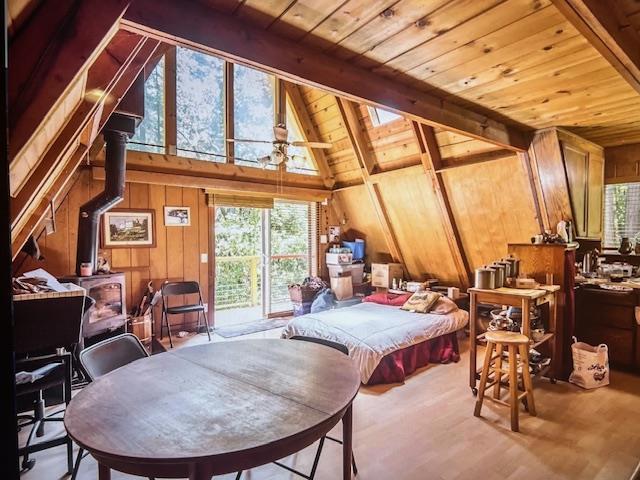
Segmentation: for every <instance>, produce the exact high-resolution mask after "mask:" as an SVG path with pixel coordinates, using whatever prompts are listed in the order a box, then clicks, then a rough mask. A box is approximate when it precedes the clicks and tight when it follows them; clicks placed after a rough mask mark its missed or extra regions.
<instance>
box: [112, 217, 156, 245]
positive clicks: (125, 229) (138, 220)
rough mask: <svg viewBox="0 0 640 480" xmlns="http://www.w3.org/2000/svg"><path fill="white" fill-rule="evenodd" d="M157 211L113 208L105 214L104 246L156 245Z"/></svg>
mask: <svg viewBox="0 0 640 480" xmlns="http://www.w3.org/2000/svg"><path fill="white" fill-rule="evenodd" d="M155 246H156V232H155V211H154V210H147V209H133V208H131V209H129V208H127V209H125V208H122V209H113V210H109V211H108V212H106V213H105V214H104V215H103V228H102V247H103V248H132V247H133V248H135V247H155Z"/></svg>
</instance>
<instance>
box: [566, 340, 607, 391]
mask: <svg viewBox="0 0 640 480" xmlns="http://www.w3.org/2000/svg"><path fill="white" fill-rule="evenodd" d="M571 353H572V355H573V372H571V376H570V377H569V381H570V382H571V383H574V384H576V385H578V386H579V387H582V388H598V387H603V386H605V385H609V347H607V346H606V345H605V344H604V343H601V344H600V345H598V346H596V347H594V346H592V345H589V344H588V343H584V342H578V339H577V338H576V337H573V344H572V345H571Z"/></svg>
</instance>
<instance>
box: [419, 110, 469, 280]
mask: <svg viewBox="0 0 640 480" xmlns="http://www.w3.org/2000/svg"><path fill="white" fill-rule="evenodd" d="M412 124H413V131H414V134H415V137H416V141H417V142H418V146H419V148H420V160H421V161H422V166H423V168H424V171H425V173H426V174H427V176H428V178H429V179H430V180H431V181H430V185H429V186H430V187H431V188H433V191H434V193H435V195H436V198H437V200H438V205H439V207H440V216H441V218H442V226H443V227H444V232H445V237H446V238H447V243H448V244H449V250H450V251H451V257H452V258H453V262H454V264H455V267H456V271H457V272H458V280H459V281H460V285H462V287H464V288H466V287H468V286H470V285H471V284H472V281H471V268H470V266H469V261H468V260H467V256H466V254H465V251H464V245H463V244H462V240H461V238H460V232H459V231H458V227H457V225H456V220H455V217H454V215H453V210H452V209H451V203H450V202H449V197H448V195H447V189H446V187H445V184H444V180H443V179H442V174H441V173H440V172H439V171H437V167H436V166H440V165H442V158H441V157H440V148H439V146H438V142H437V140H436V136H435V132H434V131H433V127H430V126H427V125H422V124H420V123H418V122H412Z"/></svg>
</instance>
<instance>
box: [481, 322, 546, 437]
mask: <svg viewBox="0 0 640 480" xmlns="http://www.w3.org/2000/svg"><path fill="white" fill-rule="evenodd" d="M485 339H486V340H487V351H486V353H485V356H484V366H483V367H482V374H481V375H480V387H479V390H478V400H477V401H476V408H475V411H474V412H473V414H474V415H475V416H476V417H479V416H480V411H481V410H482V401H483V400H484V392H485V390H487V389H489V388H491V387H493V398H491V397H488V398H489V399H490V400H493V401H494V402H497V403H500V404H501V405H506V406H509V407H511V430H513V431H514V432H517V431H519V425H518V411H519V408H518V403H519V401H520V400H521V399H523V398H524V399H525V402H526V403H525V406H526V407H527V410H528V411H529V414H530V415H533V416H535V415H536V407H535V403H534V400H533V384H532V382H531V375H530V374H529V338H528V337H527V336H526V335H522V334H520V333H514V332H505V331H496V332H487V333H486V334H485ZM505 347H506V348H507V351H508V352H509V370H503V369H502V352H503V350H504V348H505ZM494 352H495V353H496V355H495V356H494ZM518 353H519V354H520V355H519V358H518ZM519 366H521V367H522V383H523V385H524V392H520V391H519V390H518V367H519ZM491 373H493V374H494V375H493V380H492V381H491V383H490V384H488V385H487V380H488V379H489V375H490V374H491ZM503 374H507V375H508V380H509V402H505V401H502V400H501V399H500V394H501V393H502V392H501V389H502V386H501V384H500V383H501V381H502V375H503Z"/></svg>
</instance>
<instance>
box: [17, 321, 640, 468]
mask: <svg viewBox="0 0 640 480" xmlns="http://www.w3.org/2000/svg"><path fill="white" fill-rule="evenodd" d="M277 336H279V331H278V330H275V331H270V332H264V333H258V334H254V335H251V337H277ZM239 338H242V337H239ZM245 338H246V337H245ZM220 340H222V339H221V338H220V337H217V336H216V341H220ZM203 341H206V336H203V335H199V336H196V337H190V338H187V339H182V341H181V342H180V344H181V345H190V344H194V343H201V342H203ZM461 348H462V350H463V359H462V360H461V361H460V362H459V363H457V364H451V365H435V366H430V367H427V368H425V369H422V370H421V371H419V372H417V373H416V374H414V375H412V376H411V377H410V378H409V379H408V380H407V382H406V383H405V384H403V385H397V386H376V387H363V388H362V389H361V391H360V393H359V395H358V397H357V399H356V401H355V407H354V452H355V456H356V459H357V462H358V467H359V470H360V472H359V475H358V477H357V478H360V479H362V480H405V479H406V480H413V479H415V480H423V479H434V480H457V479H460V480H462V479H475V478H482V479H518V480H526V479H578V478H580V479H606V480H609V479H611V480H614V479H623V480H628V479H629V478H630V477H631V475H632V472H633V471H634V469H635V468H636V466H637V465H638V462H639V461H640V376H635V375H631V374H627V373H620V372H612V374H611V385H610V386H609V387H605V388H601V389H598V390H592V391H583V390H581V389H579V388H578V387H575V386H573V385H570V384H567V383H562V382H559V383H558V384H556V385H551V384H549V383H548V382H547V381H545V380H540V381H538V383H536V385H535V386H536V388H535V397H536V408H537V410H538V417H536V418H533V417H529V416H528V415H527V414H526V413H523V414H522V415H521V419H520V428H521V432H520V433H513V432H511V431H510V430H509V419H508V410H507V409H506V408H504V407H500V406H498V405H495V404H493V403H492V402H485V406H484V407H483V411H482V415H483V416H482V418H480V419H479V418H475V417H474V416H473V407H474V402H475V398H474V397H473V396H472V395H471V392H470V390H469V387H468V385H467V372H468V349H467V342H466V341H464V342H463V343H462V345H461ZM336 436H339V433H337V432H336ZM314 452H315V446H313V447H311V448H308V449H306V450H304V451H302V452H301V453H299V454H298V455H296V456H294V457H290V458H289V459H287V462H288V463H289V464H291V465H295V466H296V467H297V468H301V469H308V468H309V467H310V464H311V461H312V458H313V454H314ZM35 458H37V464H36V467H35V468H34V469H33V470H32V471H31V472H28V473H26V474H25V475H23V477H22V478H23V479H24V480H41V479H42V480H44V479H46V480H51V479H58V478H62V477H63V474H64V471H65V468H66V465H65V453H64V447H58V448H56V449H52V450H49V451H45V452H41V453H39V454H36V455H35ZM340 465H341V451H340V446H339V445H337V444H335V443H333V442H327V443H326V444H325V451H324V453H323V456H322V459H321V460H320V466H319V468H318V474H317V476H316V478H317V479H318V480H322V479H325V480H328V479H336V478H340V468H341V467H340ZM79 478H80V479H95V478H97V468H96V463H95V462H94V461H93V459H92V458H91V457H87V458H85V459H84V460H83V463H82V467H81V470H80V475H79ZM128 478H134V477H130V476H128V475H123V474H118V473H117V472H114V474H113V479H114V480H116V479H128ZM217 478H224V479H232V478H233V475H227V476H224V477H217ZM295 478H299V477H295V476H293V475H291V474H289V473H288V472H286V471H284V470H282V469H279V468H277V467H275V466H273V465H267V466H263V467H260V468H257V469H254V470H253V471H251V472H248V473H245V474H244V476H243V479H244V480H269V479H295Z"/></svg>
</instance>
